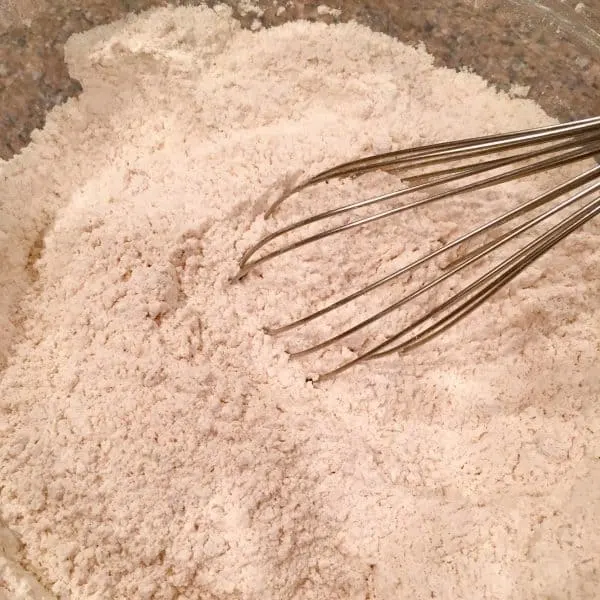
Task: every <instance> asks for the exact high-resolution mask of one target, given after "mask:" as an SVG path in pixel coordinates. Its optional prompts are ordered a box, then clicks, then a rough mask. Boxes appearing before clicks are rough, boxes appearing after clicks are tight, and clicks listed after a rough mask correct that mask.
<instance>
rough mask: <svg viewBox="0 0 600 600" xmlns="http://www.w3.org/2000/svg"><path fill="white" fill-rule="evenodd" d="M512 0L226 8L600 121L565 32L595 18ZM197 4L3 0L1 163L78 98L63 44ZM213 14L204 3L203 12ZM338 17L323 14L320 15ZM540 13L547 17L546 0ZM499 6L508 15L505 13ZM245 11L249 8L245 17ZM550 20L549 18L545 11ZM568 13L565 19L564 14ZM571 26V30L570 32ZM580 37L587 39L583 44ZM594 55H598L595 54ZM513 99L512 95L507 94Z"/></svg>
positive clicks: (593, 80)
mask: <svg viewBox="0 0 600 600" xmlns="http://www.w3.org/2000/svg"><path fill="white" fill-rule="evenodd" d="M523 2H524V0H523V1H522V2H519V1H518V0H511V2H506V1H505V0H432V1H430V2H429V3H427V4H426V6H425V7H423V5H422V3H421V1H420V0H403V1H398V0H367V1H360V0H329V2H325V0H320V1H310V0H295V1H294V2H288V1H286V0H275V1H273V0H255V1H254V2H253V3H252V5H251V4H250V3H249V2H247V1H243V0H226V1H225V2H224V3H226V4H229V5H231V6H232V7H233V9H234V14H235V15H236V16H237V17H238V18H240V20H241V22H242V24H243V25H244V26H246V27H251V26H253V27H257V25H258V22H260V25H261V26H267V27H268V26H271V25H276V24H279V23H282V22H284V21H287V20H290V19H295V18H305V19H311V20H322V21H326V22H334V21H337V20H342V21H343V20H348V19H356V20H358V21H359V22H363V23H367V24H369V25H370V26H371V27H372V28H373V29H376V30H378V31H384V32H386V33H389V34H391V35H394V36H396V37H398V38H399V39H401V40H402V41H405V42H408V43H411V44H416V43H419V42H420V41H424V42H425V44H426V47H427V49H428V50H429V52H431V53H432V54H433V55H434V56H435V58H436V61H437V62H438V63H439V64H442V65H446V66H449V67H453V68H461V67H466V68H470V69H472V70H474V71H475V72H477V73H479V74H481V75H482V76H484V77H486V78H487V79H489V80H490V81H492V82H493V83H495V84H496V85H498V86H499V87H501V88H503V89H505V90H508V89H511V86H513V84H515V83H517V84H519V86H520V88H519V90H520V92H519V93H521V94H526V95H528V96H529V97H532V98H534V99H536V100H537V101H538V102H539V103H540V104H541V105H542V106H543V107H544V108H545V109H546V110H547V111H548V112H549V113H550V114H553V115H555V116H557V117H559V118H561V119H570V118H579V117H585V116H592V115H595V114H600V93H598V91H599V88H600V61H597V60H594V56H596V57H597V58H598V57H600V42H598V48H597V49H595V50H592V49H590V48H591V46H589V45H588V47H585V46H583V45H576V44H571V43H570V42H569V41H568V40H569V39H571V36H570V32H569V26H572V27H575V28H576V29H577V30H578V31H584V32H587V39H588V41H589V40H590V39H591V41H592V45H593V44H594V43H595V42H596V39H595V35H596V34H595V32H597V31H600V27H598V25H599V24H600V10H599V9H594V8H590V7H588V6H586V5H585V4H584V3H581V2H573V1H571V0H568V1H567V2H565V1H564V0H562V1H561V0H556V2H555V3H554V4H555V6H554V8H555V9H556V11H559V12H560V14H558V18H556V19H552V18H550V17H548V14H551V13H550V12H549V11H546V13H547V14H545V15H544V14H541V16H540V17H539V18H537V17H535V16H534V17H532V16H531V14H530V13H528V12H526V11H524V10H523V9H522V8H521V6H520V5H522V4H523ZM167 3H168V4H172V5H181V4H187V5H189V4H192V5H193V4H200V3H201V2H200V0H187V1H186V0H171V1H170V2H167V1H166V0H81V1H80V2H79V3H78V6H77V7H76V8H74V7H73V6H72V5H70V3H69V0H8V4H3V5H2V7H0V158H3V159H9V158H11V157H12V156H13V155H14V154H16V153H18V152H19V151H20V150H21V149H22V148H23V147H24V146H26V145H27V144H28V143H29V140H30V134H31V131H32V130H33V129H35V128H40V127H43V125H44V122H45V116H46V114H47V112H48V111H49V110H50V109H51V108H52V107H53V106H55V105H57V104H60V103H62V102H65V100H66V99H67V98H69V97H71V96H75V95H77V94H78V93H80V92H81V85H80V84H79V82H78V81H76V80H74V79H71V78H70V77H69V74H68V72H67V68H66V65H65V63H64V60H63V58H64V54H63V48H64V43H65V41H66V40H67V39H68V37H69V36H70V35H71V34H73V33H76V32H81V31H85V30H86V29H89V28H91V27H94V26H96V25H100V24H103V23H108V22H110V21H113V20H115V19H118V18H120V17H122V16H123V15H125V14H126V13H128V12H132V11H140V10H143V9H147V8H150V7H154V6H164V5H166V4H167ZM205 3H207V4H214V2H213V1H212V0H209V1H208V2H205ZM323 4H327V5H328V6H330V7H332V8H335V9H338V10H339V12H338V10H336V11H333V12H332V11H328V10H326V9H324V8H323V7H322V6H321V8H319V6H320V5H323ZM537 4H538V5H540V4H546V5H548V7H549V8H553V2H552V0H548V1H547V2H546V3H540V2H538V3H537ZM507 6H509V7H511V8H510V9H507ZM253 7H254V8H253ZM553 10H554V9H553ZM565 11H568V12H565ZM573 22H575V25H572V23H573ZM583 37H586V36H583ZM595 52H598V54H595ZM512 89H513V90H515V89H516V88H514V87H513V88H512Z"/></svg>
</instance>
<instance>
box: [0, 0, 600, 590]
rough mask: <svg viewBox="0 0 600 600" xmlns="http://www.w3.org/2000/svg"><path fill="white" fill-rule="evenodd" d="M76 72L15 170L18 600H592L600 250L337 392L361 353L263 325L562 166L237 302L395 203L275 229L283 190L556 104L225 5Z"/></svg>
mask: <svg viewBox="0 0 600 600" xmlns="http://www.w3.org/2000/svg"><path fill="white" fill-rule="evenodd" d="M67 59H68V62H69V66H70V69H71V73H72V75H73V76H74V77H77V78H78V79H80V80H81V82H82V84H83V88H84V92H83V94H82V95H81V96H80V97H79V98H78V99H74V100H71V101H70V102H68V103H67V104H66V105H65V106H63V107H60V108H57V109H55V110H54V111H53V112H52V114H51V115H50V116H49V119H48V124H47V126H46V127H45V129H44V130H43V131H41V132H38V133H37V134H36V135H35V136H34V141H33V143H32V144H31V145H30V146H29V147H28V148H27V149H26V150H25V151H24V152H23V154H22V155H21V156H19V157H17V158H15V159H14V160H12V161H10V162H8V163H3V164H1V165H0V174H1V175H2V176H3V177H2V179H3V182H4V185H5V186H6V195H5V200H4V201H3V203H2V204H1V205H0V257H1V259H2V260H1V263H0V265H1V266H0V287H1V288H2V289H3V293H2V301H1V304H0V320H1V325H2V330H3V332H5V333H3V336H2V342H1V343H2V348H0V354H2V357H3V360H4V363H5V368H4V370H3V371H2V375H1V380H0V434H1V435H0V511H1V512H0V516H1V518H2V519H3V520H4V522H5V524H6V526H7V528H8V529H10V532H8V530H7V534H6V535H7V536H8V537H6V538H5V539H7V540H8V539H10V540H11V541H10V544H8V542H7V543H6V544H5V548H4V558H3V559H0V569H5V570H4V571H1V570H0V595H1V594H2V586H4V587H5V588H6V589H7V590H8V589H9V587H7V586H11V587H10V590H9V592H7V593H10V594H12V595H11V596H10V597H11V598H27V597H31V596H34V597H35V596H36V595H37V597H39V598H41V597H50V595H51V594H53V595H54V596H55V597H57V598H64V599H70V600H78V599H81V600H83V599H90V598H114V599H121V598H123V599H125V598H127V599H134V598H136V599H137V598H140V599H142V598H143V599H160V600H163V599H179V600H184V599H202V600H205V599H215V600H216V599H218V600H225V599H234V598H240V599H241V598H243V599H244V600H253V599H255V600H259V599H260V600H270V599H272V600H279V599H282V598H289V599H292V598H294V599H302V600H310V599H324V600H325V599H326V600H332V599H334V598H340V599H344V600H364V599H366V598H371V599H374V598H377V599H378V600H396V599H399V598H411V599H416V600H418V599H426V598H427V599H429V598H465V599H467V598H472V599H482V598H519V599H520V598H523V599H526V598H542V597H548V598H549V597H557V598H558V597H560V598H577V599H585V598H590V599H591V598H593V597H595V595H596V594H597V590H598V589H600V576H599V573H600V533H599V532H600V523H599V514H600V485H599V483H600V464H599V462H598V456H599V455H600V445H599V440H600V435H599V432H600V405H599V404H598V397H599V394H600V375H599V370H598V367H597V365H598V339H599V334H600V326H599V321H600V319H598V299H599V298H600V295H599V291H600V288H599V281H600V280H599V278H598V273H599V272H600V256H599V255H598V252H597V240H598V235H599V234H600V227H599V224H598V223H590V224H588V225H587V226H586V227H585V228H584V229H583V230H582V231H580V232H577V233H576V234H574V235H573V236H571V237H570V238H569V239H568V240H567V241H565V242H564V243H563V244H562V245H561V246H560V247H559V248H557V249H555V250H554V251H553V252H552V253H551V254H549V255H548V256H547V257H544V258H543V259H541V260H540V261H539V262H538V263H536V265H534V266H533V267H532V268H531V269H530V270H529V271H528V272H527V274H526V275H524V276H523V277H522V278H520V279H518V280H517V281H515V282H514V283H513V284H511V285H510V286H509V287H508V288H507V289H506V290H504V291H502V292H501V293H499V294H498V295H497V296H496V297H495V298H492V299H491V300H490V301H489V303H488V305H487V307H486V310H482V311H479V313H477V314H475V315H473V316H472V317H471V318H470V319H469V320H468V321H465V323H468V325H460V326H458V327H457V328H455V329H454V330H452V331H449V332H448V333H447V334H446V335H445V336H444V337H443V338H440V339H439V341H436V342H434V343H431V344H429V345H427V346H424V347H423V348H422V349H419V350H417V351H415V352H414V353H412V354H408V355H406V356H403V357H389V358H388V359H385V360H381V361H375V362H371V363H369V364H368V365H363V366H360V367H359V368H356V369H353V370H352V371H349V372H347V373H346V374H344V375H343V376H340V377H338V378H336V379H334V380H332V381H328V382H323V383H322V384H320V385H313V384H312V383H310V382H307V381H306V377H305V376H306V373H307V370H311V369H316V370H320V368H321V367H322V366H324V365H325V363H326V362H327V361H328V360H330V359H331V360H338V361H339V359H343V358H344V357H345V356H346V357H347V356H350V355H352V352H353V351H354V349H353V348H352V347H351V346H352V345H351V344H350V343H349V344H348V345H347V346H346V347H342V348H341V349H337V350H332V351H331V353H330V354H329V355H327V356H325V357H312V358H311V359H310V360H308V361H306V362H300V361H293V360H290V359H289V357H288V355H287V353H286V348H288V345H289V343H290V340H289V339H288V338H279V337H277V338H270V337H268V336H266V335H265V334H264V333H263V332H262V330H261V327H262V326H263V325H265V324H269V323H271V322H275V321H277V320H278V319H279V320H285V319H286V318H290V316H294V315H299V314H302V313H305V312H306V310H307V309H310V308H311V306H313V305H314V303H321V302H323V301H325V300H326V299H327V298H328V297H330V296H331V294H332V293H333V294H334V295H335V293H337V292H339V286H342V287H343V286H347V285H348V281H354V280H355V279H356V281H358V280H360V278H361V277H367V276H369V277H371V276H372V274H373V273H375V272H381V273H383V272H385V270H386V269H387V268H388V267H389V264H392V263H393V264H395V262H394V261H396V262H397V261H400V262H406V260H407V259H410V258H411V257H416V256H417V255H419V254H420V253H422V251H423V250H424V249H426V247H427V244H429V243H438V239H439V238H444V237H446V238H448V239H449V236H453V235H456V234H457V233H458V232H461V231H464V228H465V227H467V226H469V225H470V224H472V223H475V222H483V220H485V219H487V218H489V216H490V215H491V214H494V213H497V211H498V209H499V208H500V209H503V208H505V207H506V206H509V205H513V204H514V203H515V202H518V201H522V200H523V198H524V197H533V195H534V194H536V193H537V191H538V190H539V189H540V186H542V187H544V186H547V185H551V184H552V183H555V182H557V181H560V180H561V178H562V177H564V176H565V175H568V174H569V173H571V171H569V172H568V173H567V172H562V173H551V174H548V175H547V176H544V177H539V178H537V179H536V180H532V181H527V182H518V183H514V184H511V185H510V186H506V188H505V189H503V190H500V191H499V190H488V191H481V192H478V193H477V194H473V195H472V196H469V197H468V198H467V199H466V200H463V201H462V202H463V204H461V202H451V203H445V204H443V205H440V206H439V207H436V208H430V209H427V210H423V211H422V212H415V213H412V214H410V215H408V214H407V215H404V216H402V217H401V218H399V219H398V220H390V222H389V223H383V224H381V226H380V227H379V228H373V229H370V230H368V231H367V230H365V231H362V232H356V233H351V234H348V236H339V237H338V238H337V239H331V240H330V241H327V242H326V243H324V244H323V245H320V246H319V247H318V248H317V247H315V249H312V250H310V249H308V250H306V252H299V253H297V254H294V253H292V254H290V255H287V256H286V257H283V258H281V259H280V260H279V262H278V263H277V264H275V263H274V264H273V265H272V266H265V267H264V269H260V270H259V271H258V273H257V274H252V275H251V276H249V277H248V278H247V281H244V282H242V283H240V284H237V285H232V284H231V282H230V278H231V276H232V275H233V274H234V273H235V270H236V261H237V260H238V259H239V257H240V255H241V253H242V252H243V250H244V249H245V248H246V247H248V245H249V244H250V243H252V242H254V241H256V240H257V239H258V237H259V236H260V235H261V234H263V233H264V232H266V231H267V230H270V229H271V228H272V227H276V226H278V225H281V224H283V223H284V222H289V220H290V219H295V218H299V216H301V215H306V213H307V211H308V212H309V213H310V212H311V211H312V212H314V210H315V207H320V206H329V205H334V204H339V203H340V201H343V200H344V199H348V198H358V197H363V196H364V195H365V194H367V193H372V192H373V191H374V190H375V189H381V188H384V189H387V188H388V187H390V186H394V185H399V182H398V180H397V178H396V177H394V176H392V175H388V174H376V175H373V176H372V177H367V178H365V179H364V180H363V179H361V180H356V181H341V182H331V183H330V184H329V185H328V186H326V185H323V186H319V187H318V188H315V189H314V190H311V191H307V192H306V193H304V194H301V195H300V197H298V198H295V199H293V200H292V199H290V201H289V202H288V203H287V204H286V205H285V206H283V207H282V210H281V215H278V216H277V217H276V219H275V221H274V222H273V223H272V224H271V223H267V222H265V221H264V220H263V218H262V216H261V213H262V211H263V210H264V208H265V205H266V198H267V196H268V195H269V190H275V191H277V189H280V188H281V186H282V185H283V184H282V182H285V181H287V179H286V178H289V177H292V176H293V175H294V173H297V172H298V171H302V172H304V173H306V174H314V173H316V172H318V171H319V170H320V169H323V168H326V167H329V166H332V165H334V164H336V163H339V162H341V161H344V160H348V159H351V158H353V157H356V156H358V155H364V154H369V153H373V152H380V151H386V150H389V149H391V148H396V147H400V146H410V145H414V144H420V143H425V142H434V141H440V140H443V139H448V138H459V137H464V136H468V135H482V134H486V133H492V132H498V131H503V130H510V129H521V128H525V127H531V126H535V125H541V124H544V123H548V122H549V119H548V117H547V116H546V115H545V114H544V113H543V112H542V111H541V109H540V108H538V107H537V106H536V105H535V104H533V103H532V102H530V101H528V100H525V99H518V98H510V97H509V96H508V95H505V94H502V93H498V92H496V91H495V90H493V89H491V88H490V87H489V86H488V85H487V84H486V82H484V81H483V80H481V79H480V78H478V77H477V76H475V75H472V74H468V73H456V72H454V71H449V70H444V69H439V68H436V67H434V65H433V61H432V58H431V57H430V56H428V55H427V54H426V53H425V51H424V50H423V49H414V48H409V47H406V46H404V45H402V44H400V43H398V42H397V41H394V40H392V39H391V38H389V37H386V36H384V35H382V34H376V33H373V32H372V31H370V30H368V29H366V28H364V27H361V26H358V25H356V24H344V25H335V26H326V25H324V24H308V23H304V22H298V23H292V24H288V25H285V26H282V27H278V28H274V29H270V30H261V31H259V32H256V33H253V32H250V31H243V30H241V29H240V27H239V26H238V25H237V23H236V21H235V20H234V19H233V18H232V17H231V15H230V12H229V10H228V9H225V8H223V7H217V8H215V9H214V10H212V9H208V8H205V7H199V8H178V9H176V10H175V9H159V10H155V11H153V12H149V13H144V14H142V15H140V16H135V17H133V16H132V17H129V18H127V19H125V20H124V21H120V22H118V23H115V24H112V25H109V26H105V27H100V28H97V29H94V30H92V31H89V32H87V33H85V34H82V35H76V36H74V37H73V38H72V39H71V40H70V41H69V43H68V45H67ZM340 257H343V259H342V260H340ZM336 265H338V266H339V265H341V266H343V267H344V269H347V272H348V273H350V276H349V278H348V279H344V277H345V276H343V275H341V274H340V272H338V271H337V270H336ZM335 290H337V292H336V291H335ZM382 293H383V292H382ZM386 293H391V292H386ZM394 293H395V292H394ZM379 299H380V300H382V301H383V300H385V299H386V298H385V296H382V297H381V298H379ZM388 299H389V298H388ZM352 310H354V311H357V310H358V309H357V308H354V309H352ZM361 310H362V309H361ZM352 316H354V318H355V317H356V313H354V315H352V314H349V315H345V314H342V315H341V317H340V318H341V319H342V320H343V319H345V318H351V317H352ZM399 318H400V317H398V316H396V317H395V319H399ZM395 323H397V322H396V321H394V320H392V321H390V322H387V323H384V324H383V325H382V327H384V328H388V327H392V326H395ZM385 332H389V330H388V329H384V330H383V333H385ZM381 334H382V331H379V333H378V332H377V331H370V332H368V333H367V336H368V338H369V339H370V340H376V339H378V337H377V336H378V335H381ZM304 341H306V340H304ZM0 533H1V531H0ZM1 539H2V538H0V540H1ZM9 546H10V548H9ZM0 551H2V546H1V545H0ZM3 561H4V562H3ZM23 568H26V569H27V571H28V573H29V575H24V574H23V573H22V572H21V571H19V569H23ZM9 571H10V573H9ZM3 573H5V575H6V573H9V574H10V577H9V576H8V575H6V576H3ZM32 574H35V577H36V579H35V580H34V579H33V577H32ZM27 577H29V580H26V578H27ZM36 586H37V587H36ZM41 586H45V588H46V590H47V592H48V593H47V594H46V592H43V591H42V590H41ZM36 590H37V591H36ZM44 594H46V595H44Z"/></svg>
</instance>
